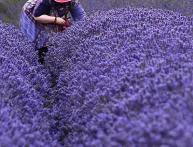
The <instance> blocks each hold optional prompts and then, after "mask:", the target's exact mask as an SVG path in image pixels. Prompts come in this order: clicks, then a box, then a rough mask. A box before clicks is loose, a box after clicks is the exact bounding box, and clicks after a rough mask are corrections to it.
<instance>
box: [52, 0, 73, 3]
mask: <svg viewBox="0 0 193 147" xmlns="http://www.w3.org/2000/svg"><path fill="white" fill-rule="evenodd" d="M54 1H55V2H58V3H66V2H70V1H71V0H54Z"/></svg>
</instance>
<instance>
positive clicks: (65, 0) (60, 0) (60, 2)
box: [53, 0, 71, 9]
mask: <svg viewBox="0 0 193 147" xmlns="http://www.w3.org/2000/svg"><path fill="white" fill-rule="evenodd" d="M53 2H54V7H55V8H56V9H57V8H60V7H63V6H65V5H68V4H69V3H71V0H53Z"/></svg>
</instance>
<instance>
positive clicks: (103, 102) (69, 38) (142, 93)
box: [46, 8, 193, 147]
mask: <svg viewBox="0 0 193 147" xmlns="http://www.w3.org/2000/svg"><path fill="white" fill-rule="evenodd" d="M51 40H52V43H53V44H55V45H54V47H53V48H51V49H50V53H49V56H48V57H47V63H46V64H47V66H49V67H50V69H52V70H53V71H54V72H55V74H56V75H58V80H57V86H56V90H55V91H53V94H52V95H51V96H52V97H53V98H54V99H55V102H54V107H53V112H54V113H55V116H57V118H58V120H57V123H55V124H54V126H53V128H55V130H57V131H56V133H57V134H58V139H59V140H60V142H61V143H62V144H63V145H65V146H71V145H73V146H132V147H137V146H144V147H149V146H180V147H183V146H192V145H193V141H192V139H191V138H192V137H193V136H192V135H193V127H192V121H193V119H192V94H193V93H192V90H193V87H192V84H193V79H192V74H193V70H192V69H193V64H192V57H193V22H192V20H191V18H189V17H185V16H182V15H181V14H179V13H174V12H172V11H165V10H161V9H158V10H155V9H145V8H138V9H136V8H127V9H116V10H111V11H108V12H100V11H99V12H97V13H96V14H95V15H93V16H92V17H90V18H88V19H87V20H85V21H83V22H79V23H77V24H76V25H74V26H73V27H72V28H70V29H69V30H68V31H67V32H65V33H61V34H59V35H57V36H54V37H53V38H52V39H51ZM64 126H65V127H64ZM66 126H67V127H66ZM61 130H62V131H61ZM66 132H68V133H66Z"/></svg>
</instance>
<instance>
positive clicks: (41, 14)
mask: <svg viewBox="0 0 193 147" xmlns="http://www.w3.org/2000/svg"><path fill="white" fill-rule="evenodd" d="M50 10H51V6H50V5H49V2H48V0H43V1H42V2H41V3H40V4H39V6H38V7H37V8H36V9H35V11H34V13H33V14H34V19H35V20H36V21H37V22H38V23H42V24H50V23H55V24H58V25H63V24H64V23H65V20H64V19H62V18H60V17H57V18H56V17H54V16H49V14H50Z"/></svg>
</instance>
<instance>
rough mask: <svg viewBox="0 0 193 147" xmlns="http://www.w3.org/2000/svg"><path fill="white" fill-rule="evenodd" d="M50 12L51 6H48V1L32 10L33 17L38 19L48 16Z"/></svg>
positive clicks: (45, 0) (44, 0)
mask: <svg viewBox="0 0 193 147" xmlns="http://www.w3.org/2000/svg"><path fill="white" fill-rule="evenodd" d="M50 10H51V6H50V4H49V0H43V1H42V2H41V3H40V4H39V6H38V7H37V8H35V10H34V16H35V17H39V16H41V15H44V14H45V15H49V14H50Z"/></svg>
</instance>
